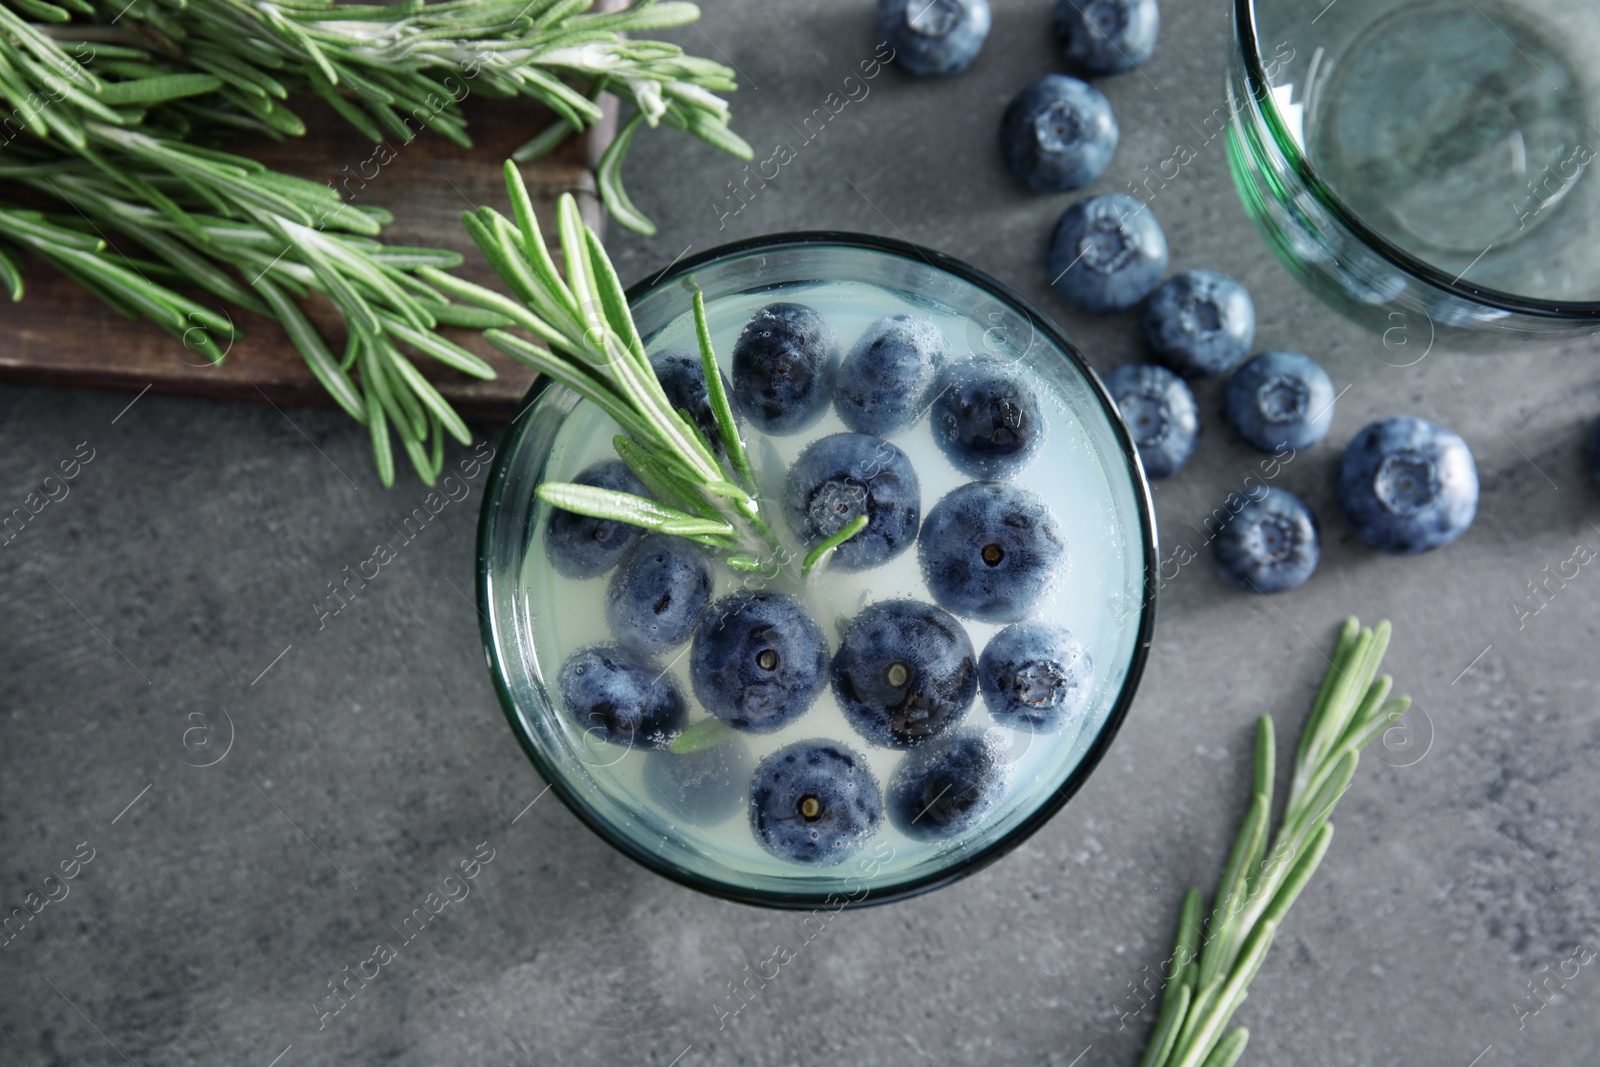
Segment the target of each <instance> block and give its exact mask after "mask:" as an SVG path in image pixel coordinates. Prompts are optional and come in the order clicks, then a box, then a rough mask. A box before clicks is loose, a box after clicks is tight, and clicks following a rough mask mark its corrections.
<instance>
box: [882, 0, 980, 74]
mask: <svg viewBox="0 0 1600 1067" xmlns="http://www.w3.org/2000/svg"><path fill="white" fill-rule="evenodd" d="M875 32H876V33H877V37H878V40H880V41H886V42H888V44H889V46H890V47H891V48H893V49H894V61H895V62H896V63H898V64H900V65H901V66H902V67H904V68H905V69H906V70H907V71H909V72H910V73H912V74H915V75H916V76H917V77H919V78H946V77H949V76H950V75H952V74H960V73H961V72H962V71H964V70H966V69H967V67H968V66H969V65H970V64H971V63H972V61H973V60H974V59H976V58H977V56H978V50H979V49H980V48H982V47H983V39H984V38H985V37H987V36H989V0H878V21H877V27H876V31H875Z"/></svg>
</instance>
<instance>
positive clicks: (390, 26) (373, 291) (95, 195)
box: [0, 0, 750, 485]
mask: <svg viewBox="0 0 1600 1067" xmlns="http://www.w3.org/2000/svg"><path fill="white" fill-rule="evenodd" d="M589 7H590V0H533V2H531V3H529V2H527V0H487V2H479V0H449V2H445V3H437V4H429V3H425V2H424V0H406V2H404V3H401V4H396V5H393V6H382V5H361V4H348V3H337V2H334V0H292V2H287V3H276V2H274V0H248V2H246V0H135V2H134V3H133V4H132V5H131V6H128V7H124V6H123V5H122V4H121V2H120V0H117V2H115V3H96V2H95V0H57V2H52V0H0V114H9V116H10V117H9V118H8V120H7V122H6V124H5V128H4V130H0V134H3V136H4V138H5V140H4V141H3V142H0V183H5V182H7V181H9V182H10V183H11V184H13V185H15V186H27V187H30V190H31V192H32V194H33V195H35V196H39V197H44V198H47V199H48V200H50V201H52V202H53V206H52V207H50V208H48V209H46V210H45V211H44V212H39V211H31V210H24V209H22V208H21V207H16V206H13V205H12V204H9V203H6V202H5V201H4V200H0V286H3V288H4V290H5V292H7V293H9V294H10V296H11V298H12V299H13V300H20V299H22V297H23V295H24V294H23V282H22V255H23V254H24V253H33V254H35V255H37V256H39V257H40V258H42V259H44V260H45V261H47V262H49V263H51V264H53V265H54V266H56V267H57V268H59V269H61V270H62V271H64V272H65V273H67V274H68V275H69V276H71V277H72V278H74V279H75V280H76V281H78V282H79V283H80V284H81V285H83V286H84V287H85V288H87V289H88V290H89V291H91V292H93V293H95V294H96V295H97V296H99V297H100V298H101V299H103V300H104V301H105V302H107V303H108V304H110V305H111V306H112V307H113V308H115V309H116V310H117V311H119V312H121V313H122V314H125V315H128V316H130V317H135V318H137V317H144V318H148V319H150V320H151V321H153V322H156V323H157V324H158V325H160V326H162V327H163V328H165V329H167V330H168V331H169V332H171V333H173V334H174V335H175V336H177V337H179V338H180V339H182V340H183V342H184V343H185V344H186V345H188V346H189V347H191V348H194V349H195V350H196V351H199V352H203V353H204V354H205V355H206V356H208V357H209V358H211V359H213V360H220V359H222V358H223V357H224V356H225V355H226V352H227V350H228V348H229V346H230V345H231V342H232V340H233V339H234V337H235V336H236V335H237V333H238V332H239V331H238V328H237V326H236V324H235V318H234V316H233V315H232V314H231V313H229V311H228V309H227V308H223V309H220V310H217V309H210V308H206V307H203V306H201V305H200V304H198V303H196V302H195V301H194V300H193V299H191V298H190V297H188V296H185V295H183V293H182V292H181V291H180V290H185V289H205V290H207V291H209V292H210V293H211V294H213V295H215V296H217V297H220V298H221V299H222V300H224V301H226V302H227V304H228V305H230V306H231V307H234V308H238V309H242V310H246V311H250V312H252V313H256V314H261V315H266V316H270V317H272V318H274V319H276V320H277V321H278V322H279V323H280V324H281V325H282V327H283V328H284V330H285V332H286V333H287V334H288V336H289V337H290V339H291V340H292V341H293V343H294V344H295V346H296V347H297V348H298V349H299V350H300V352H301V354H302V355H303V357H304V358H305V360H306V362H307V365H308V366H309V367H310V369H311V370H312V372H313V373H314V374H315V375H316V377H317V378H318V379H319V381H320V382H321V383H322V384H323V386H324V387H325V388H326V389H327V391H328V392H329V394H330V395H331V396H332V397H333V399H334V400H335V401H336V402H337V403H338V404H339V405H340V407H342V408H343V409H344V410H345V411H346V412H347V413H349V414H350V415H351V416H352V417H354V418H356V419H357V420H359V421H361V422H362V423H364V424H366V425H367V426H368V428H369V430H370V432H371V435H372V445H373V450H374V456H375V458H376V463H377V467H378V473H379V476H380V478H381V480H382V481H383V483H384V484H385V485H388V484H391V483H392V481H393V478H394V459H393V447H392V440H391V434H395V435H398V436H399V438H400V441H401V445H402V448H403V450H404V451H405V452H406V453H407V455H408V456H409V457H410V459H411V461H412V464H413V466H415V467H416V469H417V471H418V472H419V474H420V475H421V476H422V477H423V479H424V480H425V481H428V482H430V483H431V482H432V480H433V478H434V477H435V476H436V474H437V473H438V470H439V467H440V465H441V463H442V461H443V445H444V436H445V434H447V433H448V434H449V435H451V436H454V437H456V438H457V439H459V440H462V441H466V440H467V439H468V438H467V434H466V428H465V425H464V423H463V422H462V421H461V419H460V417H459V416H458V415H457V414H456V412H455V411H454V410H453V409H452V408H451V407H450V405H449V404H448V403H447V402H445V401H444V399H443V398H442V397H441V396H440V395H439V394H438V392H437V390H435V389H434V387H433V386H432V385H431V384H430V383H429V382H428V381H427V380H426V379H425V378H423V376H422V375H421V373H420V372H418V371H417V369H416V367H415V365H414V364H413V362H412V360H413V358H415V357H414V355H413V353H414V354H420V355H422V356H426V357H428V358H432V359H437V360H439V361H441V362H443V363H446V364H447V365H449V366H451V367H454V368H455V369H457V370H459V371H462V372H463V373H466V374H469V375H473V376H476V377H482V378H487V377H493V371H492V370H491V368H490V367H489V366H488V364H486V363H484V362H483V361H482V360H481V359H479V358H478V357H477V356H475V355H473V354H472V353H470V352H468V351H467V350H465V349H463V348H461V347H460V346H459V345H456V344H455V343H453V342H451V341H450V340H448V339H447V338H445V337H444V336H443V335H441V334H440V333H438V332H437V330H436V327H439V326H445V325H454V326H470V327H478V328H484V327H489V326H504V325H508V324H509V323H510V322H511V321H512V320H511V319H509V318H506V317H504V316H501V315H498V314H496V313H493V312H489V311H485V310H483V309H481V308H479V307H467V306H463V305H460V304H455V303H452V302H451V301H450V299H449V298H448V297H447V296H446V295H445V290H444V289H443V288H441V287H440V286H438V285H437V284H435V283H434V282H432V281H429V280H425V279H424V278H423V276H422V272H423V271H425V270H426V271H429V272H432V273H433V275H434V276H440V275H441V273H442V271H444V270H447V269H450V268H453V267H455V266H456V265H458V264H459V262H460V257H459V256H458V255H456V254H455V253H452V252H448V251H443V250H439V249H429V248H402V247H394V246H386V245H384V244H382V243H381V242H380V241H379V240H378V239H377V238H378V237H379V236H380V234H381V232H382V229H383V227H384V226H386V225H387V224H388V223H389V222H390V221H391V217H390V216H389V215H388V213H387V212H384V211H382V210H381V209H377V208H373V207H367V206H351V205H347V204H344V203H343V202H342V201H341V199H340V197H339V195H338V194H337V192H335V191H334V190H333V188H332V187H331V186H324V185H319V184H317V183H315V182H307V181H304V180H302V179H298V178H293V177H290V176H288V175H284V174H280V173H277V172H274V171H272V170H269V169H268V168H266V167H264V166H262V165H260V164H258V163H255V162H253V161H251V160H249V159H246V158H244V157H242V156H238V155H234V154H230V153H226V152H222V151H218V150H216V149H215V148H213V147H210V146H211V145H212V144H214V143H216V141H217V139H218V137H219V136H220V135H222V134H225V133H228V132H231V131H234V130H239V129H245V130H256V131H259V132H264V133H267V134H270V135H272V136H278V137H281V136H285V135H287V136H295V135H299V134H302V133H304V132H305V125H304V122H303V121H302V120H301V119H300V118H299V116H297V115H296V114H295V113H294V112H293V111H292V110H290V109H289V107H288V105H287V103H286V101H287V100H288V99H290V98H292V97H295V96H297V95H298V96H320V97H322V98H323V99H325V100H327V101H328V102H329V103H330V104H332V105H333V106H334V108H335V109H336V110H337V111H338V112H339V113H340V114H341V115H343V116H344V118H345V119H346V120H348V121H349V122H351V123H352V124H353V125H355V126H356V127H357V128H358V129H359V130H361V131H362V132H363V133H365V134H367V135H368V136H370V137H372V138H373V139H374V140H381V139H383V138H384V137H385V136H389V135H392V136H396V137H399V138H400V139H401V140H405V141H409V140H410V139H411V138H412V137H414V136H415V135H416V134H417V133H418V132H420V131H421V130H422V129H424V128H428V129H434V130H437V131H438V132H440V133H441V134H443V135H444V136H447V137H451V138H452V139H453V140H455V141H457V142H458V143H460V144H463V145H465V144H469V143H470V142H469V141H468V140H467V138H466V135H465V133H464V130H463V123H462V120H461V117H460V110H459V108H458V107H457V104H458V103H459V101H460V100H461V99H464V98H465V96H466V95H468V93H470V92H481V93H487V94H489V95H496V96H516V95H522V96H531V97H534V98H537V99H539V100H542V101H543V102H545V103H546V104H548V105H549V106H550V107H551V108H552V110H554V111H555V112H556V114H557V115H558V116H559V118H558V119H557V121H556V123H555V124H554V125H553V126H552V127H551V128H550V129H547V130H546V131H545V133H543V134H541V135H540V136H539V137H538V138H536V139H535V142H530V145H529V146H527V147H526V148H525V150H524V153H523V154H524V155H525V156H526V157H528V158H531V156H532V155H533V154H536V153H537V151H539V150H548V149H549V148H551V147H553V146H554V145H555V144H557V143H558V142H559V141H560V140H561V139H562V138H563V137H565V136H566V135H567V134H569V133H571V132H572V131H573V130H578V129H582V128H585V127H586V126H589V125H592V124H593V123H594V122H595V121H597V120H598V119H599V118H600V117H601V116H602V114H603V111H602V109H601V107H600V105H599V103H598V97H599V96H600V94H601V93H602V92H603V91H609V92H612V93H615V94H617V95H619V96H621V97H622V98H623V99H624V100H626V101H629V102H631V103H633V104H634V105H635V107H636V108H637V112H636V114H635V115H634V117H633V118H632V119H630V120H629V122H628V123H627V124H625V126H624V128H623V130H622V132H621V134H619V136H618V137H617V138H616V139H615V141H614V142H613V145H612V147H611V149H610V150H609V151H608V152H607V153H606V154H605V156H604V158H603V159H602V160H601V162H600V165H599V167H598V172H599V185H600V191H601V195H602V198H603V199H604V200H605V202H606V203H607V205H608V206H609V207H610V208H611V210H612V211H613V213H614V214H616V215H617V217H618V218H619V219H621V220H622V221H623V222H624V224H626V225H629V226H632V227H633V228H635V229H640V230H645V231H648V230H649V229H651V227H650V225H649V222H648V220H645V219H644V218H643V216H641V215H639V213H638V212H637V210H636V209H635V208H634V207H633V206H632V204H631V202H630V201H629V200H628V198H627V196H626V194H625V193H624V192H623V190H622V186H621V183H620V177H619V175H620V169H621V161H622V156H623V154H624V153H625V152H626V150H627V147H628V145H629V143H630V142H631V139H632V135H633V132H634V130H635V129H637V127H638V126H639V124H640V123H642V122H647V123H649V124H650V125H652V126H654V125H668V126H676V127H679V128H682V129H686V130H689V131H690V132H692V133H695V134H696V135H698V136H700V137H702V138H704V139H706V140H707V141H709V142H710V143H712V144H714V145H716V146H718V147H720V148H723V149H725V150H727V151H730V152H733V153H734V154H736V155H741V156H743V157H744V158H748V157H749V154H750V153H749V148H748V146H747V145H745V144H744V142H743V141H741V140H740V139H739V138H738V137H737V136H735V135H734V134H733V133H731V132H730V131H729V130H728V129H727V118H728V110H727V105H726V103H725V102H724V101H723V100H721V99H720V98H719V97H717V96H716V95H715V93H716V92H719V91H728V90H732V89H733V88H734V83H733V78H732V72H731V71H729V70H727V69H726V68H724V67H722V66H720V65H719V64H715V63H709V62H707V61H705V60H701V59H697V58H695V57H692V56H686V55H684V54H683V53H682V51H681V50H680V49H678V48H677V47H676V46H673V45H667V44H662V43H660V42H654V41H647V40H637V39H629V38H625V37H624V36H623V34H624V33H628V32H635V33H637V32H644V31H649V30H653V29H659V28H664V27H668V26H675V25H681V24H683V23H685V22H689V21H692V20H693V19H695V18H698V16H699V11H698V9H697V8H695V7H694V5H692V4H684V3H656V2H654V0H640V2H638V3H635V4H634V5H633V6H632V7H630V8H628V9H626V10H624V11H620V12H614V13H607V14H599V15H594V14H587V13H586V12H587V9H588V8H589ZM19 134H20V135H21V136H19ZM124 241H125V242H126V243H127V247H128V248H129V249H130V253H128V254H125V253H124V252H123V250H122V249H123V246H122V242H124ZM546 259H548V257H546ZM312 293H317V294H320V295H321V296H323V297H326V298H327V299H328V300H329V301H330V302H331V303H332V304H333V306H334V308H335V310H337V312H338V313H339V315H340V317H341V318H342V320H343V323H344V325H345V327H346V329H345V334H346V336H345V339H344V347H343V352H344V355H343V358H337V357H335V355H334V352H335V351H336V347H335V346H333V345H331V344H330V340H329V338H327V337H325V336H324V335H323V334H322V333H321V332H320V331H319V330H318V329H317V328H316V327H314V326H313V325H312V323H311V321H310V319H309V318H307V316H306V314H305V312H304V311H303V310H302V308H301V305H300V301H301V300H303V299H304V298H306V297H307V296H309V295H310V294H312ZM616 295H617V296H618V297H620V290H619V291H618V293H617V294H616Z"/></svg>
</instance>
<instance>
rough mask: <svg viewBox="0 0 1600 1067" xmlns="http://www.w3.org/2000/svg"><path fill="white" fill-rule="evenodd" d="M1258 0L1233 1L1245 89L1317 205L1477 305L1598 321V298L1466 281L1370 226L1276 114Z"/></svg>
mask: <svg viewBox="0 0 1600 1067" xmlns="http://www.w3.org/2000/svg"><path fill="white" fill-rule="evenodd" d="M1257 3H1258V0H1234V5H1233V11H1234V32H1235V35H1236V39H1237V41H1238V44H1239V52H1240V54H1241V55H1242V56H1243V59H1244V67H1245V80H1246V83H1247V84H1246V89H1247V90H1248V91H1249V93H1250V96H1251V99H1252V100H1253V101H1254V102H1255V104H1256V106H1257V107H1259V108H1260V109H1261V113H1262V115H1263V116H1264V117H1265V119H1266V122H1267V126H1268V129H1269V132H1270V134H1271V136H1272V140H1273V142H1274V143H1275V144H1276V145H1277V146H1278V148H1279V149H1280V150H1281V151H1283V153H1284V155H1285V156H1287V157H1288V160H1289V165H1290V166H1291V167H1292V168H1293V169H1294V171H1295V173H1296V174H1298V175H1299V177H1300V179H1301V181H1303V182H1304V183H1305V186H1306V188H1307V189H1308V190H1309V191H1310V192H1311V195H1312V196H1314V197H1315V198H1316V200H1317V202H1318V203H1319V204H1321V205H1322V207H1323V208H1324V209H1325V210H1327V211H1328V213H1329V214H1331V215H1333V217H1334V218H1335V219H1337V220H1338V222H1339V223H1340V225H1342V226H1344V227H1346V228H1347V229H1349V230H1350V231H1351V232H1352V233H1353V234H1355V236H1356V237H1357V238H1358V239H1359V240H1360V241H1361V243H1362V244H1364V245H1365V246H1366V247H1367V248H1369V249H1371V250H1372V251H1373V252H1375V253H1376V254H1377V255H1378V256H1380V257H1381V258H1383V259H1384V260H1387V261H1388V262H1389V264H1390V265H1391V266H1394V267H1396V268H1398V269H1399V270H1401V271H1403V272H1405V273H1406V274H1407V275H1408V276H1410V277H1412V278H1416V279H1418V280H1419V281H1423V282H1426V283H1427V284H1429V285H1432V286H1434V287H1435V288H1438V289H1442V290H1444V291H1445V292H1446V293H1449V294H1450V295H1451V296H1454V297H1457V298H1459V299H1461V300H1465V301H1468V302H1470V303H1474V304H1480V305H1483V306H1485V307H1489V308H1493V309H1495V310H1497V311H1505V312H1508V313H1510V314H1515V315H1528V316H1533V317H1536V318H1544V319H1557V320H1561V321H1569V322H1570V321H1584V320H1591V319H1593V320H1600V300H1570V301H1565V300H1542V299H1540V298H1538V297H1531V296H1521V295H1518V294H1516V293H1508V292H1506V291H1505V290H1503V289H1492V288H1490V287H1488V286H1484V285H1473V284H1472V283H1470V282H1462V281H1461V279H1460V276H1457V277H1456V278H1451V277H1450V276H1449V275H1447V274H1445V273H1444V272H1443V271H1441V270H1439V269H1438V268H1437V267H1435V266H1433V265H1432V264H1430V263H1428V262H1427V261H1426V260H1423V259H1420V258H1418V257H1417V256H1414V255H1412V254H1411V253H1410V252H1407V251H1405V250H1404V249H1402V248H1401V247H1400V246H1398V245H1396V244H1395V243H1394V242H1392V241H1390V240H1389V239H1388V238H1387V237H1384V236H1383V235H1382V234H1381V233H1379V232H1378V231H1376V230H1374V229H1373V228H1372V227H1370V226H1368V225H1367V224H1366V223H1365V222H1363V221H1362V220H1361V218H1360V217H1359V216H1358V215H1357V214H1356V213H1355V212H1354V211H1352V210H1351V209H1350V208H1349V207H1347V206H1346V205H1345V203H1344V202H1343V201H1342V200H1341V199H1339V197H1338V196H1337V195H1336V194H1335V193H1334V191H1333V189H1332V187H1330V186H1329V185H1328V184H1327V183H1326V182H1324V181H1323V180H1322V178H1320V177H1319V176H1318V175H1317V171H1316V168H1315V167H1313V166H1312V165H1311V161H1310V160H1309V159H1308V158H1307V157H1306V154H1305V152H1304V151H1303V150H1302V149H1301V147H1300V145H1299V143H1298V142H1297V141H1296V140H1295V139H1294V138H1293V137H1291V136H1289V134H1288V127H1287V126H1286V125H1285V124H1284V121H1283V116H1281V115H1280V114H1278V108H1277V105H1276V104H1275V103H1274V102H1273V100H1272V94H1271V93H1269V92H1267V89H1268V88H1270V84H1271V83H1270V81H1269V80H1268V78H1267V73H1266V68H1265V66H1263V64H1262V61H1261V43H1260V40H1259V38H1258V37H1257V35H1256V14H1255V12H1256V4H1257Z"/></svg>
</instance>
